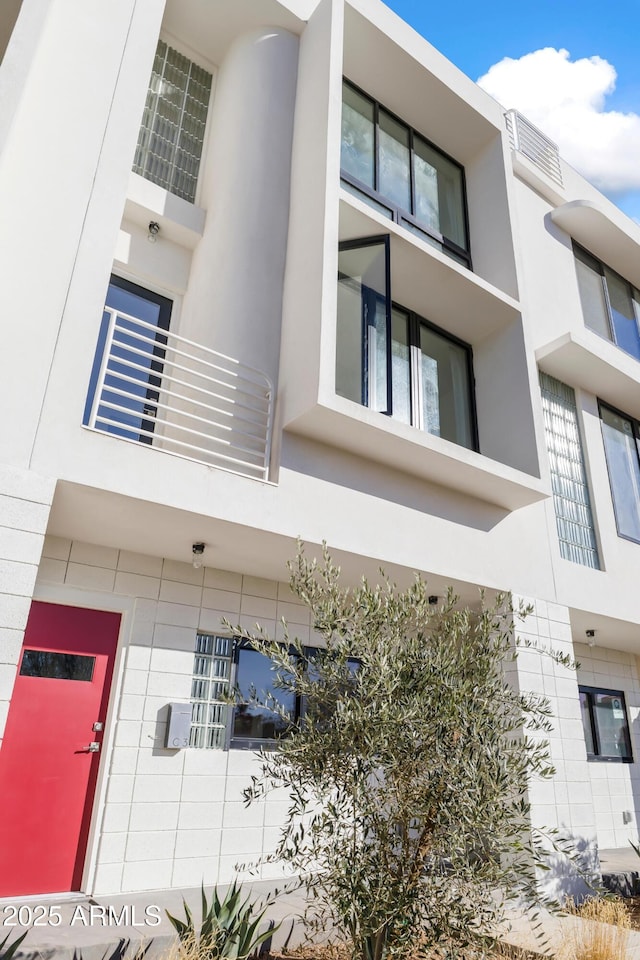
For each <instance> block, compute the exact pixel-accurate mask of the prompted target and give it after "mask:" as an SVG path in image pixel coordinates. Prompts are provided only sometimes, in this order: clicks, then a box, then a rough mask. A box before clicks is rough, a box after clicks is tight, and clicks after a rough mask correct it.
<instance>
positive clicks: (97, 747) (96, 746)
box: [84, 740, 100, 753]
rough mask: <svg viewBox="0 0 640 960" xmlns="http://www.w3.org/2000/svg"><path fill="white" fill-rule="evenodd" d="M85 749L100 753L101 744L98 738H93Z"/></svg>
mask: <svg viewBox="0 0 640 960" xmlns="http://www.w3.org/2000/svg"><path fill="white" fill-rule="evenodd" d="M84 749H85V753H100V744H99V743H98V741H97V740H92V741H91V743H90V744H89V745H88V746H86V747H85V748H84Z"/></svg>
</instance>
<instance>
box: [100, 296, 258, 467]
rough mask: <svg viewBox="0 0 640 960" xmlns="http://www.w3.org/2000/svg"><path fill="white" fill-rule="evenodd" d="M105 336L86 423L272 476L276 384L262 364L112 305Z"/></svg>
mask: <svg viewBox="0 0 640 960" xmlns="http://www.w3.org/2000/svg"><path fill="white" fill-rule="evenodd" d="M105 327H106V329H105ZM100 341H101V342H103V343H104V346H103V347H102V348H101V342H99V344H98V350H99V351H100V350H101V355H100V356H98V355H96V361H95V363H94V372H93V374H92V378H91V384H90V387H89V398H88V405H89V401H90V408H89V413H88V416H87V418H86V420H85V422H86V425H87V426H88V427H91V428H92V429H94V430H105V431H107V432H109V433H111V434H112V435H115V436H118V437H121V438H123V439H125V440H132V441H136V442H138V443H147V444H152V445H153V446H154V447H156V448H159V449H161V450H164V451H166V452H168V453H173V454H176V455H179V456H182V457H187V458H189V459H192V460H197V461H199V462H201V463H206V464H209V465H212V466H218V467H224V468H225V469H227V470H231V471H233V472H235V473H240V474H243V475H245V476H250V477H257V478H260V479H263V480H266V479H267V477H268V471H269V456H270V445H271V426H272V416H273V389H272V386H271V383H270V381H269V379H268V378H267V377H266V376H265V375H264V374H263V373H262V372H261V371H260V370H256V369H254V368H253V367H249V366H247V365H246V364H243V363H240V362H239V361H238V360H234V359H232V358H231V357H227V356H225V355H224V354H222V353H218V352H217V351H215V350H211V349H209V348H208V347H204V346H202V345H201V344H198V343H194V341H192V340H187V339H185V338H184V337H179V336H177V335H176V334H174V333H170V332H169V331H168V330H163V329H160V328H159V327H157V326H155V325H154V324H151V323H147V322H146V321H144V320H139V319H137V318H136V317H132V316H129V315H128V314H126V313H120V312H118V311H117V310H113V309H111V308H109V307H105V310H104V320H103V328H102V330H101V336H100Z"/></svg>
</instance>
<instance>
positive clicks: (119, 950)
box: [0, 851, 640, 960]
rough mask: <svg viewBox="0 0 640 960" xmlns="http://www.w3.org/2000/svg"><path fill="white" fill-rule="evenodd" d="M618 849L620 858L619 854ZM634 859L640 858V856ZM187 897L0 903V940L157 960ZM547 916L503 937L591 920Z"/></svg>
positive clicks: (285, 912) (285, 924) (259, 895)
mask: <svg viewBox="0 0 640 960" xmlns="http://www.w3.org/2000/svg"><path fill="white" fill-rule="evenodd" d="M605 853H608V854H610V858H609V862H608V863H607V864H606V866H607V867H612V866H613V865H614V864H615V866H616V868H617V869H621V868H623V867H626V866H628V865H629V864H631V863H632V862H633V861H630V860H629V861H627V860H625V859H624V856H623V855H625V854H626V851H602V854H601V855H602V856H603V860H604V859H605V858H604V854H605ZM614 853H615V854H620V855H621V857H619V858H617V859H616V858H615V857H614ZM631 853H632V854H633V851H631ZM633 856H634V858H635V860H636V861H637V859H638V858H637V857H636V856H635V854H633ZM635 865H636V864H635V863H634V864H633V866H635ZM603 866H605V864H604V862H603ZM605 869H606V867H605ZM276 886H277V887H278V888H279V889H282V883H281V882H280V883H279V884H277V885H276V884H274V883H271V882H266V881H261V882H255V883H252V884H248V883H245V884H243V889H246V890H247V892H248V891H251V892H252V894H253V899H256V900H261V899H264V898H265V897H266V896H268V894H270V893H271V892H273V890H274V889H275V887H276ZM183 896H184V899H185V900H186V901H187V903H188V904H189V906H190V908H191V909H192V911H193V914H194V917H195V919H196V923H197V922H198V920H199V916H200V888H199V887H198V888H193V889H188V890H184V891H176V890H152V891H149V892H148V893H136V894H121V895H118V896H110V897H85V896H82V895H75V896H72V895H69V894H66V895H60V896H58V897H52V898H44V897H37V898H35V897H34V898H26V899H22V900H15V901H9V900H0V942H2V939H3V938H4V936H5V935H6V934H7V933H8V934H9V935H10V940H13V939H14V938H15V937H16V936H19V935H20V934H21V933H22V932H24V931H25V930H28V933H27V937H26V938H25V940H24V941H23V942H22V944H21V947H20V948H19V950H18V952H17V953H16V954H15V960H122V958H123V956H124V954H125V952H126V954H127V955H128V956H129V957H131V956H132V955H133V954H134V953H135V951H136V950H137V949H143V950H146V954H145V957H146V960H152V958H158V957H160V956H161V955H162V954H165V955H166V954H167V952H168V951H169V949H170V947H171V945H172V944H174V942H175V931H174V929H173V927H172V925H171V924H170V922H169V921H168V919H167V917H166V912H165V911H166V910H169V911H170V912H171V913H172V914H174V916H177V917H179V918H182V917H183V916H184V908H183V904H182V899H183ZM305 902H306V901H305V898H304V895H303V894H302V893H300V892H296V893H287V894H281V895H280V896H279V897H278V899H277V901H276V902H275V903H274V904H273V906H271V907H270V908H269V912H268V914H267V917H268V918H269V919H270V920H273V921H274V922H275V923H280V922H281V921H282V923H281V926H280V928H279V929H278V930H277V931H276V933H275V934H274V937H273V942H272V947H273V949H275V950H281V949H282V948H283V947H284V946H289V947H293V946H296V945H298V944H299V943H301V942H302V941H303V939H304V930H303V927H302V924H301V923H299V922H298V923H296V921H297V920H299V918H300V917H301V915H302V913H303V912H304V909H305ZM58 917H59V922H58ZM541 919H542V929H543V931H544V944H545V945H544V946H543V945H542V944H541V942H540V941H539V939H538V937H537V933H539V930H536V929H534V926H533V925H532V923H531V922H530V920H529V919H527V917H526V916H525V915H524V914H523V912H522V911H517V910H514V911H513V912H512V913H511V914H510V917H509V924H510V930H509V931H508V932H507V931H506V930H505V936H504V939H505V940H507V941H509V942H511V943H513V944H515V945H517V946H520V947H523V948H526V949H528V950H534V951H537V952H538V951H539V952H543V953H546V955H547V956H551V955H553V954H555V953H556V952H558V951H560V952H561V947H562V944H563V942H565V941H566V940H567V939H568V938H569V937H570V936H571V935H572V931H574V930H575V929H576V928H580V926H581V925H582V924H584V923H585V921H581V920H579V919H578V918H576V917H562V918H558V917H553V916H550V915H549V914H546V915H544V916H543V917H542V918H541ZM627 958H628V960H640V932H636V931H633V932H631V933H630V934H629V941H628V949H627Z"/></svg>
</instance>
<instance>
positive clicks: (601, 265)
mask: <svg viewBox="0 0 640 960" xmlns="http://www.w3.org/2000/svg"><path fill="white" fill-rule="evenodd" d="M572 246H573V257H574V260H580V261H581V262H582V263H584V264H585V266H587V267H592V266H593V264H595V265H596V266H597V267H598V273H599V275H600V282H601V283H602V291H603V294H604V302H605V306H606V308H607V317H606V319H607V326H608V328H609V336H608V337H602V339H603V340H606V341H607V343H612V344H613V345H614V347H617V348H618V350H622V352H623V353H626V355H627V356H628V357H633V358H634V360H639V359H640V358H638V357H636V356H635V354H633V353H630V352H629V350H625V348H624V347H623V346H621V345H620V344H619V343H618V341H617V339H616V328H615V324H614V322H613V311H612V308H611V296H610V294H609V286H608V284H607V277H606V274H605V267H606V269H607V270H609V271H610V272H611V273H612V274H614V276H616V277H617V278H618V280H620V281H621V283H623V284H624V285H625V286H626V287H627V291H628V294H629V300H630V301H631V304H632V309H633V312H634V314H635V321H636V328H637V331H638V335H639V337H640V312H639V311H638V310H637V309H636V307H635V303H636V302H637V301H636V300H635V298H634V296H633V291H634V290H637V289H638V288H637V287H635V286H634V284H633V283H631V282H630V281H629V280H627V279H626V277H623V276H622V274H620V273H618V271H617V270H614V269H613V267H610V266H609V264H608V263H605V262H604V261H603V260H601V259H600V257H596V256H595V255H594V254H593V253H591V251H590V250H587V248H586V247H583V246H582V245H581V244H579V243H576V242H575V240H573V241H572ZM584 257H586V258H588V260H585V259H583V258H584ZM588 261H592V263H589V262H588ZM578 290H580V283H579V281H578ZM585 326H587V325H586V323H585ZM587 329H588V330H590V331H591V332H592V333H595V335H596V336H602V334H600V333H599V332H598V331H597V330H593V329H592V327H587Z"/></svg>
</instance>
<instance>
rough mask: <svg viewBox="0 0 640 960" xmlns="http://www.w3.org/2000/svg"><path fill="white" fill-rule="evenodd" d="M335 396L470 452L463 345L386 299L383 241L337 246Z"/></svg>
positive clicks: (470, 410) (471, 423) (472, 437)
mask: <svg viewBox="0 0 640 960" xmlns="http://www.w3.org/2000/svg"><path fill="white" fill-rule="evenodd" d="M338 271H339V272H338V325H337V349H336V393H337V394H338V395H339V396H342V397H346V398H347V399H348V400H353V401H354V402H355V403H359V404H362V405H363V406H366V407H370V408H371V409H372V410H377V411H379V412H380V413H385V414H387V415H388V416H391V417H393V418H394V419H396V420H401V421H402V422H404V423H409V424H412V425H413V426H415V427H418V429H420V430H425V431H426V432H427V433H431V434H434V435H435V436H438V437H443V438H444V439H445V440H452V441H453V442H454V443H459V444H460V445H461V446H464V447H469V448H470V449H477V437H476V427H475V415H474V405H473V390H472V383H473V370H472V359H471V349H470V347H469V346H468V345H467V344H465V343H462V342H461V341H459V340H457V339H456V338H455V337H452V336H450V335H449V334H447V333H445V332H444V331H442V330H440V329H438V328H437V327H434V326H433V325H432V324H430V323H429V322H428V321H427V320H425V319H423V318H422V317H420V316H418V315H417V314H416V313H414V312H413V311H410V310H406V309H404V308H403V307H401V306H400V305H398V304H395V303H393V302H392V301H391V291H390V282H389V276H390V271H389V238H388V237H371V238H368V239H365V240H354V241H347V242H346V243H343V244H341V245H340V254H339V259H338Z"/></svg>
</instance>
